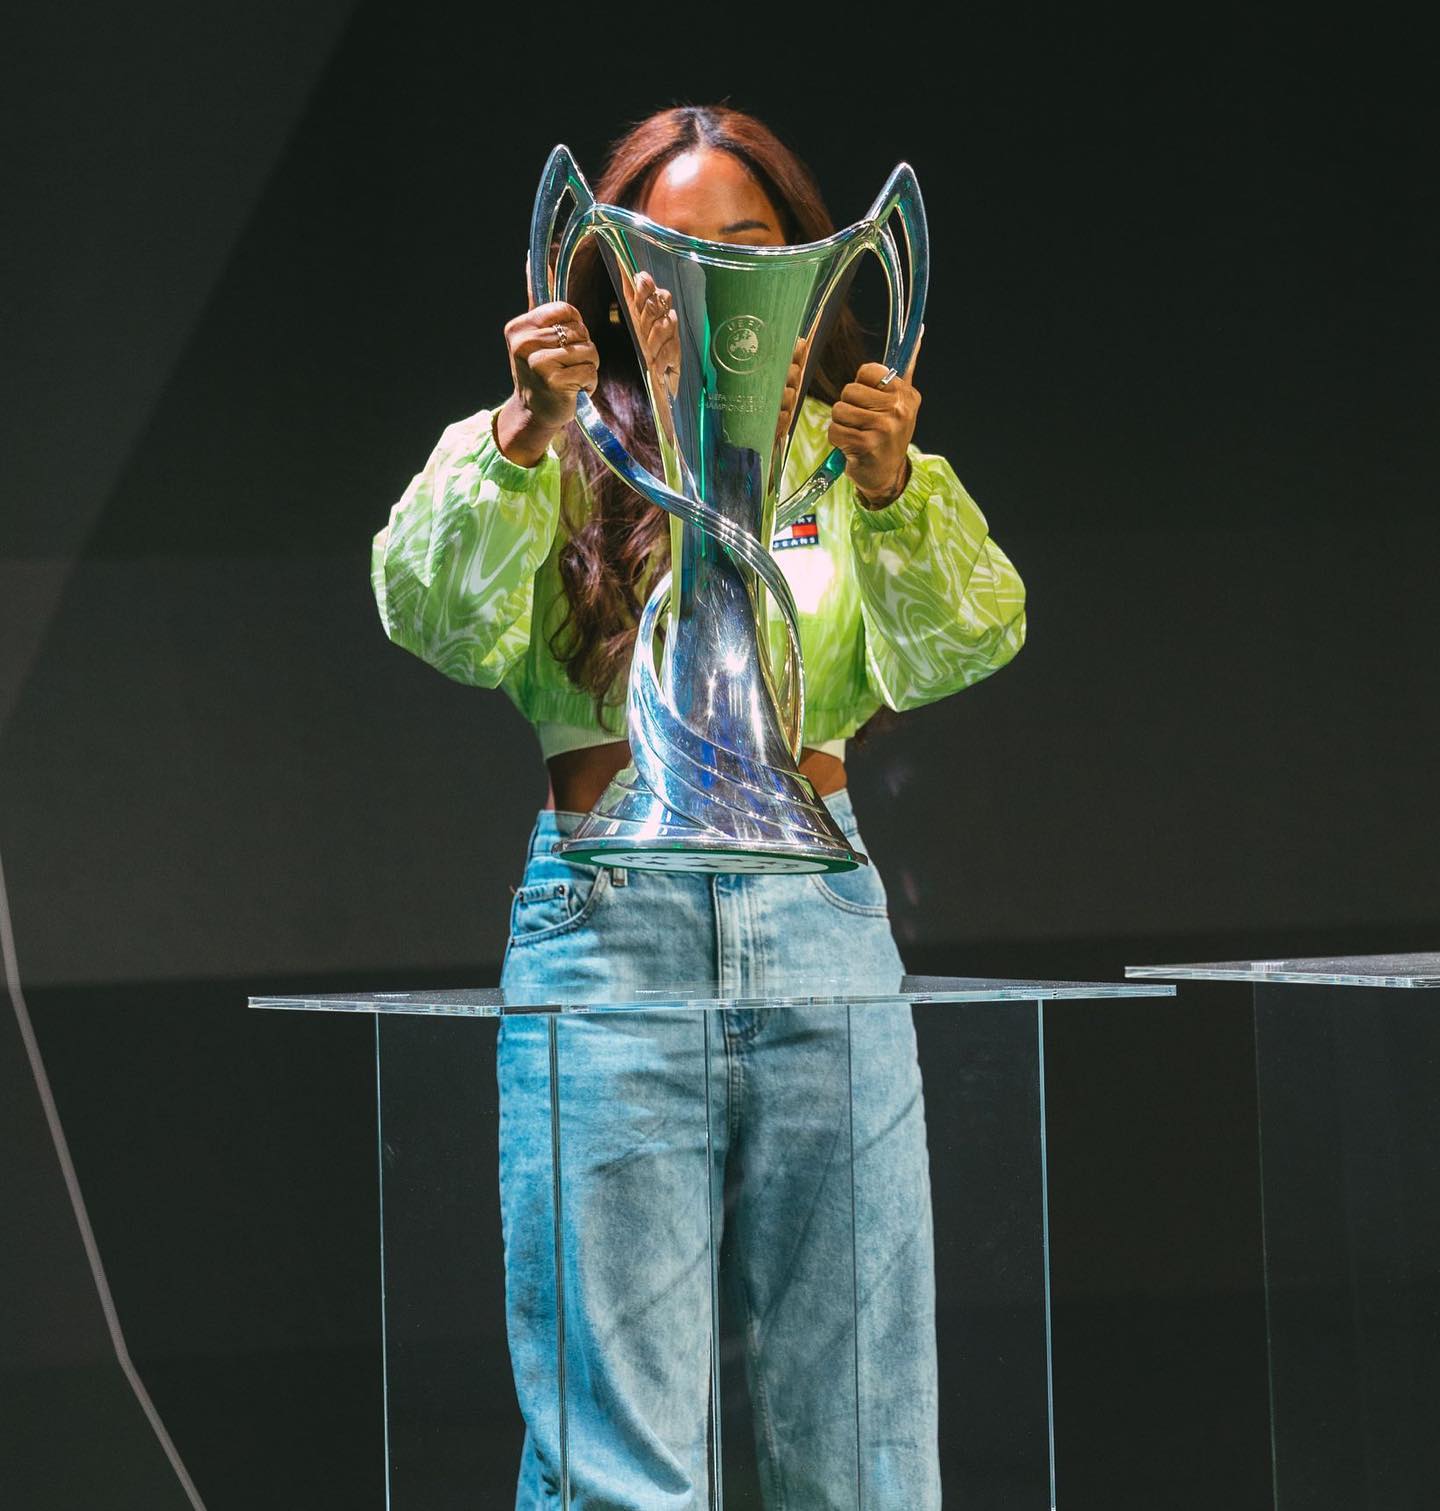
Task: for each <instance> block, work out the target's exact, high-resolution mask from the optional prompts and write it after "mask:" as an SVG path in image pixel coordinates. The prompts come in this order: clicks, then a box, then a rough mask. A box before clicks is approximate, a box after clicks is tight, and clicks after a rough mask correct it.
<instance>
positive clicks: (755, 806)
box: [529, 147, 929, 872]
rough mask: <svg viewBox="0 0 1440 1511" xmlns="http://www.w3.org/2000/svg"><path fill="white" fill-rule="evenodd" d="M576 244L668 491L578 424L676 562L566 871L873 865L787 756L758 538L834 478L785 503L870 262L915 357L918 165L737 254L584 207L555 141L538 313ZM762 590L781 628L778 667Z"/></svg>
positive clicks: (900, 356) (771, 565)
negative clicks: (838, 323) (848, 294)
mask: <svg viewBox="0 0 1440 1511" xmlns="http://www.w3.org/2000/svg"><path fill="white" fill-rule="evenodd" d="M567 199H568V200H569V201H570V202H571V203H570V211H569V214H568V216H567V217H566V219H565V222H564V224H563V226H562V225H561V224H560V212H561V209H562V207H563V206H564V205H565V202H566V200H567ZM897 214H898V216H899V219H900V224H901V226H902V228H903V232H904V240H905V245H906V249H907V252H908V254H909V255H908V266H907V268H906V270H905V275H904V276H903V277H902V270H901V260H900V254H899V251H898V249H897V246H896V241H895V238H894V236H893V235H892V233H891V231H890V229H889V227H890V221H891V218H892V216H895V215H897ZM589 236H594V237H596V238H597V241H598V245H599V249H600V253H601V256H602V257H603V258H604V260H605V263H606V266H607V267H608V269H609V271H610V276H611V278H612V279H613V281H614V284H615V288H616V291H617V293H618V295H619V299H618V303H619V306H620V309H621V310H622V311H623V312H624V316H625V319H626V321H627V323H628V325H629V327H630V332H631V335H632V337H633V338H634V339H635V344H636V347H637V350H638V351H639V353H640V365H641V370H642V372H643V373H644V376H645V383H646V388H647V391H648V394H649V398H650V404H651V409H652V412H653V415H654V419H655V429H656V435H657V438H658V441H659V450H660V456H661V461H662V466H663V471H664V473H665V476H664V479H663V480H662V479H660V478H658V477H656V476H655V475H654V473H652V472H650V471H649V470H648V469H647V468H645V467H642V466H641V465H640V464H639V463H638V462H637V461H636V460H635V459H634V457H632V456H631V455H630V454H629V452H628V451H627V450H626V449H625V446H624V444H623V443H622V442H621V440H620V439H619V437H618V436H617V435H616V434H615V433H614V431H612V430H611V429H610V427H609V426H608V425H607V424H606V423H605V421H604V420H603V419H601V417H600V415H599V413H598V411H597V410H596V408H595V405H594V404H593V403H592V402H591V401H590V398H589V395H587V394H583V393H582V394H581V395H580V398H579V404H578V407H577V414H576V418H577V419H578V421H579V423H580V428H581V429H582V430H583V431H584V433H585V435H586V436H587V437H588V438H589V440H590V441H591V443H592V444H593V445H594V446H595V448H596V449H597V450H598V451H599V453H600V455H601V457H603V458H604V460H605V462H606V463H607V464H608V465H609V466H610V467H611V468H612V469H613V470H614V471H615V472H616V473H617V474H618V475H619V476H620V477H621V478H622V479H623V480H624V481H625V482H626V483H628V484H629V485H630V486H631V487H632V488H634V489H635V490H636V491H637V492H639V493H641V494H642V495H644V497H646V498H648V499H650V500H652V501H653V502H654V503H656V504H658V505H659V506H660V507H661V508H662V509H665V510H667V511H668V512H669V513H670V516H671V519H670V552H671V555H670V560H671V569H670V571H669V572H667V573H666V574H665V575H664V576H663V577H661V578H660V579H659V580H658V581H657V583H656V584H655V587H654V590H653V591H652V593H651V594H650V597H649V599H648V601H647V602H646V604H645V607H644V609H643V611H642V612H641V615H640V621H639V627H638V634H637V637H636V641H635V656H634V661H633V663H632V665H631V671H630V683H629V691H628V696H627V700H626V727H627V734H628V736H629V740H630V753H631V764H630V765H628V766H626V767H625V769H624V770H623V771H621V772H620V774H619V775H618V776H617V777H616V778H615V780H614V781H613V782H611V784H610V785H609V787H607V788H606V790H605V791H604V793H602V794H601V796H600V800H599V801H598V802H597V803H596V804H595V807H594V808H593V809H592V810H591V812H590V813H589V814H587V815H586V817H585V819H584V821H583V822H582V824H581V825H580V826H579V827H578V828H577V829H576V830H575V832H574V833H573V834H572V835H570V836H569V837H568V838H566V839H564V840H561V841H560V842H559V843H558V844H557V845H556V846H555V849H556V851H557V853H560V854H563V855H565V856H567V857H569V858H570V859H572V860H578V861H590V862H595V863H597V864H603V865H612V866H640V867H648V868H652V869H665V870H672V871H712V872H713V871H723V872H731V871H768V872H782V871H848V870H850V869H852V868H853V867H855V866H861V865H866V864H868V862H867V860H866V858H865V856H863V855H862V854H860V853H859V852H858V851H856V850H852V849H851V848H850V846H849V844H848V843H847V842H846V840H845V836H844V835H843V834H841V832H840V830H839V829H838V828H837V827H836V825H835V822H834V820H833V819H832V818H831V817H830V812H829V810H828V809H827V808H826V807H825V804H824V802H823V801H822V800H821V799H820V797H819V796H818V794H817V793H816V791H815V788H814V786H813V785H812V784H811V783H810V781H809V780H808V779H807V778H806V777H804V776H802V775H801V774H800V771H799V769H798V767H797V764H796V763H797V761H798V759H799V755H800V740H801V732H802V730H803V728H804V722H805V677H804V668H803V666H802V665H801V659H800V633H799V622H798V619H797V617H796V612H795V603H794V599H793V598H792V596H791V593H790V588H789V584H788V583H787V582H786V580H785V577H784V575H783V573H782V572H781V571H780V569H779V568H778V567H777V565H776V563H775V559H774V557H772V556H771V554H770V549H769V547H770V542H771V540H772V539H773V536H774V533H775V531H777V530H779V529H781V528H783V527H784V526H785V525H787V524H789V523H790V522H791V521H792V520H794V519H797V518H798V517H799V516H800V515H802V514H804V513H806V512H808V511H809V510H810V509H811V508H813V506H814V504H815V501H816V500H817V499H818V498H819V497H820V495H821V494H822V493H824V492H825V490H826V489H827V488H828V487H829V486H830V485H831V484H832V483H833V482H834V481H835V480H836V478H838V477H839V476H840V475H841V474H842V473H843V472H844V470H845V459H844V457H843V456H842V455H841V453H840V452H839V451H832V452H831V453H830V455H829V456H828V457H826V459H825V460H824V461H823V462H822V463H821V464H820V466H819V467H818V468H817V469H816V470H815V472H814V473H813V474H812V475H811V476H810V478H809V479H808V480H807V481H806V482H805V483H804V484H803V485H802V486H801V487H800V488H799V489H798V490H797V491H796V492H795V493H793V494H792V495H791V496H790V497H789V498H788V499H785V500H784V501H783V502H782V501H780V499H779V490H780V480H781V476H782V474H783V472H784V468H785V458H786V456H787V454H788V452H789V448H790V437H791V434H792V432H793V430H794V426H795V421H796V419H797V417H798V415H799V412H800V404H801V401H802V399H803V398H804V395H805V391H806V388H807V387H808V384H809V380H810V376H811V372H812V368H813V365H814V358H815V356H816V355H817V353H818V352H819V351H820V350H821V349H822V343H823V341H824V339H825V336H826V334H827V332H828V329H829V321H830V320H831V319H833V318H834V316H835V315H836V314H837V313H838V311H839V309H840V307H841V304H842V301H843V299H844V295H845V291H846V289H847V288H848V286H849V282H850V279H851V277H852V276H853V274H854V272H855V268H856V265H857V262H858V259H859V258H860V257H861V256H862V255H863V254H864V253H866V252H873V253H874V254H875V255H876V256H877V257H878V258H879V260H880V264H881V266H882V267H883V268H884V270H885V276H886V280H887V282H888V284H889V287H890V312H889V320H888V330H887V335H886V350H885V358H884V360H885V362H886V365H887V366H889V367H891V368H893V369H896V370H900V371H903V370H904V369H905V368H906V367H907V366H908V365H909V362H910V359H911V357H912V355H913V354H914V351H915V346H916V343H917V341H918V339H919V335H920V321H921V317H922V315H923V313H924V306H925V292H926V287H927V284H928V280H929V241H928V237H927V234H926V226H925V210H924V206H923V204H922V202H921V199H920V188H919V185H918V184H917V183H916V181H915V175H914V173H913V171H912V170H911V168H910V167H909V165H908V164H906V163H901V164H900V165H899V166H898V167H897V168H896V169H895V171H894V172H893V173H892V174H891V175H890V178H889V181H888V182H887V183H886V185H885V187H884V189H883V190H882V191H881V193H880V196H879V198H878V199H876V201H875V203H874V204H873V205H872V206H871V208H870V212H869V214H867V215H866V216H865V218H864V219H863V220H860V221H857V222H856V223H855V224H854V225H852V226H850V227H848V228H847V229H846V230H843V231H839V232H837V233H836V234H835V235H833V236H830V237H827V238H826V239H825V240H824V241H816V242H811V243H809V244H808V245H805V246H793V247H750V246H735V245H731V244H728V243H724V242H714V241H701V240H697V239H696V238H694V237H690V236H684V235H681V234H680V233H679V232H676V231H671V230H669V229H667V228H666V227H664V226H660V225H657V224H656V223H655V222H654V221H652V220H649V219H648V218H647V217H645V216H644V215H639V214H636V213H635V212H634V211H633V210H625V209H622V208H620V207H619V206H618V205H607V204H598V203H597V202H596V200H595V196H594V194H593V193H592V192H591V190H590V186H589V184H587V183H586V182H585V179H584V177H583V176H582V175H581V173H580V170H579V169H578V168H577V167H576V166H575V161H574V159H573V158H572V157H571V155H570V152H569V150H568V149H567V148H565V147H556V148H555V150H554V151H553V152H552V153H551V154H550V160H549V162H548V163H547V164H546V165H545V173H544V176H543V177H542V179H541V181H540V188H539V191H538V193H537V194H536V196H535V211H534V215H533V217H532V219H531V223H530V259H529V269H530V283H531V289H530V294H531V297H532V299H534V300H535V302H536V303H543V302H546V301H548V300H554V299H564V298H565V297H566V292H565V291H566V283H567V278H568V275H569V270H570V265H571V261H572V259H573V258H574V255H575V252H576V250H577V248H578V247H579V246H580V245H581V243H582V242H583V241H584V240H585V238H586V237H589ZM642 274H648V275H649V276H650V278H651V279H653V280H654V283H655V285H656V288H657V290H659V291H661V292H662V294H663V296H664V298H665V300H666V303H667V304H668V306H669V308H670V309H672V310H673V312H674V315H675V317H676V318H675V319H673V320H670V321H668V322H667V324H666V327H665V336H664V340H663V345H659V346H657V343H656V333H655V330H654V329H653V328H651V327H647V326H646V325H645V323H644V322H643V320H642V319H641V316H640V309H639V306H640V301H639V300H638V299H637V297H636V293H635V281H636V279H637V278H639V277H640V276H641V275H642ZM827 317H828V318H827ZM767 594H769V595H771V596H772V597H773V599H774V601H775V604H776V605H777V607H778V609H779V617H780V619H781V620H782V621H783V626H784V636H783V647H784V654H783V657H782V658H779V663H780V664H779V665H778V666H777V665H775V664H772V654H771V648H770V637H769V635H768V633H767V632H766V625H767V623H768V620H769V609H768V606H767V597H766V595H767ZM662 615H665V618H664V620H663V624H664V649H663V655H662V656H661V658H660V664H659V665H657V664H656V651H655V641H656V636H657V631H658V630H659V628H660V626H661V624H662V620H661V616H662Z"/></svg>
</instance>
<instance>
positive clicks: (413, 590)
mask: <svg viewBox="0 0 1440 1511" xmlns="http://www.w3.org/2000/svg"><path fill="white" fill-rule="evenodd" d="M490 416H491V411H490V410H488V409H482V410H481V411H480V412H479V414H475V415H471V416H470V418H469V419H465V420H458V421H457V422H456V423H455V424H453V425H451V426H449V427H448V428H447V429H446V430H445V433H444V434H443V435H442V436H441V437H440V441H439V444H438V445H437V446H436V447H435V450H434V451H433V452H432V453H431V456H430V460H429V461H428V462H427V463H426V464H425V470H424V471H423V472H421V473H419V474H418V475H417V476H416V477H415V478H414V480H413V481H412V482H411V484H410V486H409V487H408V488H407V489H406V490H405V493H404V495H403V496H402V497H401V499H400V501H399V502H398V503H397V504H396V505H395V506H394V508H393V509H391V511H390V519H389V522H388V523H387V524H386V525H385V527H384V529H382V530H381V531H380V532H379V533H378V534H377V535H376V536H375V539H374V544H373V546H372V549H371V556H370V580H371V583H372V584H373V586H374V589H375V602H376V604H377V605H378V607H379V609H380V622H381V623H382V624H383V625H384V626H385V633H386V634H387V635H388V636H389V637H390V638H391V639H392V640H393V641H394V642H395V643H396V644H397V645H401V646H404V647H405V649H406V650H408V651H413V652H414V654H415V655H417V656H419V657H420V658H421V659H422V660H425V661H428V662H429V663H430V665H431V666H434V667H436V668H437V669H438V670H440V671H442V672H444V673H445V675H446V676H447V677H453V678H454V679H455V680H456V681H457V682H468V683H470V684H472V685H473V686H476V687H497V686H498V685H499V684H500V681H501V679H502V678H503V677H504V676H505V673H506V672H507V671H508V670H509V669H510V667H511V666H512V665H513V664H514V663H515V662H516V661H517V660H518V659H519V658H520V657H521V656H522V655H523V654H524V653H525V650H526V648H527V646H528V645H529V641H530V618H531V611H532V607H533V600H534V588H535V573H536V571H537V569H538V568H539V566H540V564H541V563H542V562H543V561H544V560H545V558H546V556H547V555H548V554H549V551H550V547H551V545H552V544H553V543H554V539H555V531H556V527H557V524H558V521H559V517H560V464H559V460H558V458H557V457H556V456H555V453H554V452H553V450H552V451H548V452H547V453H546V454H545V456H544V457H543V458H542V459H541V461H540V462H539V463H538V465H536V466H534V467H520V466H517V465H516V464H515V463H514V462H512V461H510V460H508V459H507V458H506V457H505V455H504V454H503V453H502V452H501V450H500V448H499V447H498V446H497V445H496V444H495V437H494V434H493V432H492V429H491V424H490Z"/></svg>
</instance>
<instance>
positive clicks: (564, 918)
mask: <svg viewBox="0 0 1440 1511" xmlns="http://www.w3.org/2000/svg"><path fill="white" fill-rule="evenodd" d="M537 872H542V873H543V874H541V875H538V876H537V875H536V873H537ZM525 875H526V880H525V882H524V885H522V886H520V887H517V888H516V890H515V897H514V899H513V901H512V902H511V904H510V943H511V945H512V946H515V945H525V944H533V943H534V942H535V941H536V940H539V939H550V938H553V937H554V936H555V935H556V934H560V933H563V932H565V931H566V930H568V929H574V928H579V926H580V925H581V924H582V923H584V922H585V921H586V919H588V918H589V917H590V915H591V914H592V913H593V912H594V911H595V908H596V906H597V905H598V904H599V902H600V899H601V898H602V897H603V896H604V893H605V889H606V888H607V887H608V886H609V880H608V875H607V873H606V872H605V871H603V870H602V869H601V868H600V867H599V866H581V865H576V864H574V863H573V862H564V861H559V860H555V859H548V858H547V859H545V860H544V861H543V862H542V863H541V864H540V865H538V866H532V867H531V868H530V869H529V870H527V871H526V873H525ZM532 877H534V878H535V879H531V878H532Z"/></svg>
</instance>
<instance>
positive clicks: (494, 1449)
mask: <svg viewBox="0 0 1440 1511" xmlns="http://www.w3.org/2000/svg"><path fill="white" fill-rule="evenodd" d="M1172 991H1173V988H1167V987H1159V986H1154V985H1137V984H1131V985H1104V984H1100V985H1091V984H1085V983H1045V982H1009V981H974V980H966V979H957V978H917V977H906V978H905V979H904V980H903V981H899V982H895V981H887V982H884V983H879V982H868V983H867V982H860V981H856V980H847V981H845V982H835V981H831V982H817V981H815V980H813V979H811V980H807V981H804V982H795V983H784V984H783V985H782V986H780V987H778V988H774V989H771V990H769V991H767V993H766V995H765V997H764V998H763V999H755V998H740V997H726V998H721V997H716V996H715V995H714V994H713V993H714V988H713V987H710V986H687V985H685V984H678V985H676V986H675V987H673V988H670V989H667V990H664V991H647V992H645V993H642V994H637V995H635V996H632V997H627V998H616V999H611V1000H606V1001H596V1000H589V999H586V998H585V997H584V996H583V995H579V996H577V999H576V1000H566V999H565V997H564V994H563V993H558V994H555V995H554V997H553V999H552V1000H550V1001H548V1002H536V1001H529V1002H524V1001H514V1000H507V999H506V998H505V996H504V994H503V993H502V992H500V991H499V990H498V989H497V990H475V991H456V992H438V993H436V992H432V993H419V992H416V993H385V994H368V995H367V994H360V995H348V996H333V995H332V996H318V997H303V998H255V999H252V1001H253V1002H254V1004H255V1005H257V1006H265V1007H276V1008H299V1009H309V1010H325V1011H352V1012H363V1013H370V1014H373V1015H374V1018H375V1033H376V1084H377V1095H378V1102H379V1170H380V1189H381V1205H382V1218H381V1240H382V1246H383V1264H382V1269H383V1276H384V1285H383V1298H382V1301H383V1307H384V1332H385V1360H384V1368H385V1384H386V1414H387V1415H386V1440H387V1454H386V1462H387V1473H388V1499H387V1504H388V1505H389V1506H391V1507H394V1508H396V1511H420V1508H424V1511H451V1508H456V1511H458V1508H460V1507H466V1508H470V1507H473V1506H475V1505H494V1506H504V1505H509V1504H512V1503H513V1497H514V1486H515V1484H516V1480H517V1476H518V1477H519V1479H520V1482H521V1484H522V1486H523V1490H524V1493H523V1495H522V1499H521V1504H523V1505H527V1506H528V1505H531V1504H536V1505H539V1504H556V1503H558V1504H560V1505H563V1506H574V1507H577V1508H578V1507H589V1506H601V1505H604V1506H612V1505H631V1504H633V1505H637V1506H639V1505H645V1506H649V1505H655V1506H661V1505H663V1506H667V1507H669V1506H675V1507H677V1508H678V1507H691V1506H694V1507H717V1508H718V1507H721V1506H725V1507H729V1508H731V1511H741V1508H750V1507H754V1508H759V1507H761V1506H763V1505H766V1504H780V1503H783V1504H793V1505H797V1506H799V1505H824V1506H826V1507H834V1508H856V1511H859V1508H862V1507H864V1508H870V1511H891V1508H898V1507H901V1506H904V1507H905V1508H906V1511H912V1508H913V1511H921V1508H924V1507H927V1506H931V1505H936V1506H938V1505H939V1504H940V1494H941V1485H942V1484H943V1491H944V1495H945V1498H946V1503H947V1504H956V1505H963V1506H965V1507H967V1511H1002V1508H1003V1511H1031V1508H1033V1511H1044V1508H1049V1507H1053V1506H1054V1505H1055V1504H1056V1496H1055V1482H1056V1466H1055V1462H1054V1449H1053V1441H1054V1434H1053V1427H1054V1406H1053V1399H1052V1384H1051V1348H1050V1334H1051V1327H1050V1296H1049V1275H1048V1263H1047V1259H1048V1223H1047V1198H1046V1160H1045V1153H1046V1151H1045V1119H1044V1106H1045V1103H1044V1005H1045V1003H1046V1002H1047V1001H1049V1000H1054V999H1056V998H1086V997H1103V996H1136V995H1169V994H1170V993H1171V992H1172ZM917 1039H918V1044H919V1054H918V1063H917V1051H916V1045H917ZM497 1051H498V1053H497ZM497 1061H498V1070H499V1077H498V1081H499V1084H498V1085H497ZM919 1064H923V1066H924V1075H925V1078H924V1084H923V1093H922V1089H921V1082H920V1072H919V1068H918V1066H919ZM497 1163H498V1165H499V1168H500V1180H499V1195H500V1201H499V1203H498V1204H497V1202H496V1195H495V1192H496V1180H495V1169H496V1166H497ZM497 1205H498V1207H499V1209H500V1214H499V1215H500V1218H501V1220H500V1221H499V1222H497V1210H496V1209H497ZM507 1324H508V1326H507ZM507 1334H508V1337H507ZM517 1396H518V1398H519V1400H520V1402H521V1404H522V1406H523V1409H524V1420H523V1421H522V1418H521V1413H520V1412H519V1411H517V1409H516V1404H515V1403H516V1400H517ZM526 1422H528V1424H529V1428H530V1431H529V1432H528V1434H527V1432H526V1427H525V1423H526ZM782 1497H783V1499H782Z"/></svg>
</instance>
